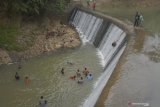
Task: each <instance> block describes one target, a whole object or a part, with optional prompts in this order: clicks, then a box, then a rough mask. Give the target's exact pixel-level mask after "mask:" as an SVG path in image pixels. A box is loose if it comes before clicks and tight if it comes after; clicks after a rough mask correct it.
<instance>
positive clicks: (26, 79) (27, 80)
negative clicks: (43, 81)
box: [24, 76, 30, 86]
mask: <svg viewBox="0 0 160 107" xmlns="http://www.w3.org/2000/svg"><path fill="white" fill-rule="evenodd" d="M24 83H25V85H26V86H27V85H28V84H29V83H30V80H29V77H28V76H26V77H25V79H24Z"/></svg>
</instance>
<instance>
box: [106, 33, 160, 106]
mask: <svg viewBox="0 0 160 107" xmlns="http://www.w3.org/2000/svg"><path fill="white" fill-rule="evenodd" d="M159 50H160V37H159V36H158V35H155V36H147V37H146V39H145V43H144V48H143V51H142V52H140V53H132V54H130V55H128V56H127V58H126V59H127V61H126V62H125V64H124V65H123V66H122V72H121V74H120V77H119V79H118V80H117V83H116V84H115V85H114V86H113V87H112V88H111V91H110V93H109V96H108V99H107V100H106V102H105V106H106V107H128V106H129V104H133V103H148V104H149V105H150V106H149V107H159V105H160V103H159V101H160V93H159V90H160V79H159V78H160V72H159V70H160V62H159V61H160V60H159V58H160V51H159ZM151 53H152V54H151ZM155 54H156V57H155ZM153 57H154V59H153ZM132 106H135V107H139V106H138V105H132Z"/></svg>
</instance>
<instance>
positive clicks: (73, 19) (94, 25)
mask: <svg viewBox="0 0 160 107" xmlns="http://www.w3.org/2000/svg"><path fill="white" fill-rule="evenodd" d="M69 23H70V24H72V25H73V26H74V27H75V28H76V30H77V32H78V33H79V36H80V38H81V39H82V41H83V43H86V42H88V43H90V44H93V45H94V46H95V47H96V48H97V55H98V56H99V58H100V59H101V64H102V66H103V67H104V69H103V73H102V74H101V76H100V77H99V79H98V80H97V82H96V83H95V85H94V88H93V90H92V93H91V94H90V95H89V96H88V98H87V99H86V100H85V102H84V103H83V104H82V105H81V106H82V107H93V106H94V105H95V103H96V101H97V99H98V97H99V96H100V94H101V92H102V90H103V88H104V86H105V85H106V83H107V81H108V80H109V78H110V76H111V74H112V72H113V71H114V68H115V67H116V64H117V62H118V60H119V58H120V56H121V55H122V53H123V51H124V49H125V47H126V41H127V36H126V32H125V31H124V30H123V29H121V28H120V27H118V26H117V25H116V24H114V23H113V22H111V21H109V20H107V19H105V18H102V17H99V16H97V15H95V14H92V12H86V11H83V10H81V9H77V8H75V9H74V10H73V11H72V14H71V16H70V19H69Z"/></svg>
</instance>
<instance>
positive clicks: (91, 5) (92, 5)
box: [86, 0, 96, 10]
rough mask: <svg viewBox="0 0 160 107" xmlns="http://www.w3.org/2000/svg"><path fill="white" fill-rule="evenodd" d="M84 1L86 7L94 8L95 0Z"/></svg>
mask: <svg viewBox="0 0 160 107" xmlns="http://www.w3.org/2000/svg"><path fill="white" fill-rule="evenodd" d="M86 2H87V7H88V8H90V7H91V8H92V9H93V10H95V9H96V1H95V0H87V1H86Z"/></svg>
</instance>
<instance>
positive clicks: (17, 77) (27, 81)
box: [15, 65, 30, 86]
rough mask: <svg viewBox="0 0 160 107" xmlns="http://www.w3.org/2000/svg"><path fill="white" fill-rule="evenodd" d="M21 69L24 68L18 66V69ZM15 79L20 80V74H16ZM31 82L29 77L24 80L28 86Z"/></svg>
mask: <svg viewBox="0 0 160 107" xmlns="http://www.w3.org/2000/svg"><path fill="white" fill-rule="evenodd" d="M21 68H22V66H21V65H19V66H18V69H21ZM15 79H16V80H17V81H19V80H20V76H19V74H18V72H16V74H15ZM29 82H30V79H29V77H28V76H25V78H24V84H25V85H26V86H27V85H28V84H29Z"/></svg>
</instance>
